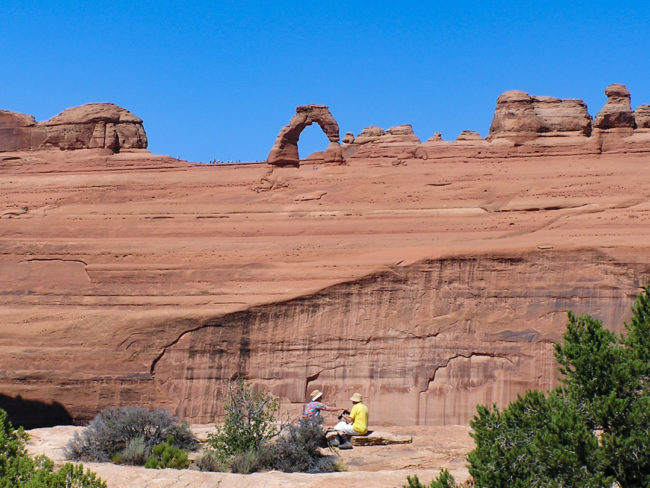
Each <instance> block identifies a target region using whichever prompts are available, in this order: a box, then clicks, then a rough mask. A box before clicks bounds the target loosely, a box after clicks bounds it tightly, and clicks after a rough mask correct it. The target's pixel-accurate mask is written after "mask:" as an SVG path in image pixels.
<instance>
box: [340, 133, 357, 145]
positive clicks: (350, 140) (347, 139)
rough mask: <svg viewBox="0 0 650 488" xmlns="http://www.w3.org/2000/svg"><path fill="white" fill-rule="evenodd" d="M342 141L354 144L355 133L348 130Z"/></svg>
mask: <svg viewBox="0 0 650 488" xmlns="http://www.w3.org/2000/svg"><path fill="white" fill-rule="evenodd" d="M341 142H343V144H352V143H353V142H354V134H353V133H352V132H346V133H345V137H344V138H343V140H342V141H341Z"/></svg>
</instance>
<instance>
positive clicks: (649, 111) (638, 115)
mask: <svg viewBox="0 0 650 488" xmlns="http://www.w3.org/2000/svg"><path fill="white" fill-rule="evenodd" d="M634 120H635V121H636V127H637V128H638V129H650V105H639V106H638V107H637V109H636V110H635V111H634Z"/></svg>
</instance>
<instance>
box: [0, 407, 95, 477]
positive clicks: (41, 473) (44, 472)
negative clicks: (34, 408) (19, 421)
mask: <svg viewBox="0 0 650 488" xmlns="http://www.w3.org/2000/svg"><path fill="white" fill-rule="evenodd" d="M26 440H27V435H26V434H25V433H24V431H23V429H22V428H19V429H18V430H16V429H14V427H13V425H12V424H11V422H9V420H8V419H7V413H6V412H5V411H4V410H2V409H0V488H106V483H104V482H103V481H102V480H101V479H99V478H97V476H96V475H95V473H93V472H91V471H89V470H84V467H83V465H81V464H79V465H74V464H71V463H66V464H65V465H63V466H62V467H61V468H60V469H59V470H58V471H57V470H55V469H54V463H53V462H52V460H50V459H49V458H47V457H46V456H36V457H34V458H32V457H30V456H29V455H28V454H27V449H26V448H25V441H26Z"/></svg>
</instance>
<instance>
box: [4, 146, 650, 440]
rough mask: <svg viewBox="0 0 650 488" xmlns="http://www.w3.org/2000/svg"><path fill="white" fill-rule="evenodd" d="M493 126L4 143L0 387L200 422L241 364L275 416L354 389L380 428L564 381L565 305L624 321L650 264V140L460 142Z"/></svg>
mask: <svg viewBox="0 0 650 488" xmlns="http://www.w3.org/2000/svg"><path fill="white" fill-rule="evenodd" d="M479 142H481V141H479ZM639 144H641V143H639ZM421 146H423V145H421ZM421 146H420V147H421ZM487 146H489V144H488V143H486V142H481V145H476V146H470V145H467V146H460V145H458V144H457V143H451V142H449V143H448V142H438V143H436V144H432V147H435V148H437V150H439V151H442V150H448V151H450V152H449V153H447V156H446V157H444V158H439V159H436V160H435V161H433V164H432V161H431V160H423V159H418V158H417V157H409V158H405V159H404V160H402V161H401V163H402V164H393V163H394V161H393V160H391V159H387V160H381V159H376V158H367V159H362V158H357V159H355V160H354V164H350V165H348V166H340V165H322V166H320V167H318V171H313V168H312V166H311V165H303V166H299V167H298V168H292V167H288V168H285V167H269V165H267V164H265V163H262V164H242V165H192V164H187V163H181V162H178V161H173V160H170V159H169V158H167V159H165V158H163V157H159V156H154V155H151V154H148V153H143V152H128V151H125V152H122V153H117V154H111V155H108V156H106V155H104V154H102V155H97V154H95V153H94V152H91V151H35V152H31V153H4V154H2V155H0V176H1V177H0V248H1V249H2V251H3V252H2V253H0V293H1V294H2V303H3V306H2V307H0V406H2V401H3V399H8V400H7V401H13V403H14V404H18V403H19V402H18V400H17V399H18V397H20V398H21V399H22V401H21V402H20V404H21V405H23V406H25V407H27V406H30V405H32V406H33V405H36V406H38V405H40V406H41V407H42V409H48V408H49V409H50V410H49V411H58V412H59V413H61V409H63V411H64V412H67V413H68V414H69V416H70V417H71V419H72V421H74V422H83V421H85V420H87V419H89V418H92V416H93V415H95V413H97V411H98V410H100V409H102V408H104V407H106V406H111V405H144V406H152V407H166V408H169V409H172V410H173V411H174V412H176V413H177V414H180V415H182V416H183V417H185V418H187V419H189V420H193V421H197V422H206V421H210V420H211V419H212V418H213V417H214V418H219V417H220V416H221V415H222V413H223V402H224V392H225V388H226V384H227V382H228V381H229V380H230V379H231V378H232V377H234V376H237V375H243V376H244V377H245V378H246V379H247V380H248V381H249V382H251V383H252V384H253V385H255V386H257V387H263V388H266V389H267V390H269V391H271V392H272V393H273V394H274V395H277V396H278V398H279V399H280V401H281V404H282V411H283V415H284V414H285V413H286V414H288V415H291V416H296V415H297V414H298V412H299V411H300V409H301V407H302V404H303V401H304V400H305V397H306V394H307V393H308V392H309V391H311V390H312V389H314V388H319V389H321V390H323V391H325V392H326V394H327V397H328V399H329V401H330V402H331V403H334V404H336V405H338V406H342V407H344V406H348V405H349V400H348V399H349V397H350V395H351V394H352V393H353V392H354V391H357V390H358V391H360V392H361V393H362V394H364V396H365V397H367V404H368V405H369V407H370V410H371V423H372V425H373V428H374V427H378V426H380V425H382V424H384V425H385V424H414V423H419V424H457V423H466V422H467V421H468V420H469V419H470V418H471V417H472V415H473V414H474V412H475V406H476V404H477V403H483V404H488V405H490V404H492V403H493V402H496V403H497V404H499V405H500V406H503V405H505V404H507V402H508V401H510V400H512V399H513V398H515V397H516V395H517V393H522V392H524V391H525V390H526V389H529V388H539V389H546V388H549V387H552V386H554V385H555V384H556V373H557V372H556V364H555V362H554V360H553V346H552V344H553V342H555V341H557V340H558V339H559V338H560V337H561V334H562V332H563V330H564V326H565V323H566V312H567V310H574V311H575V312H576V313H577V314H585V313H591V314H593V315H594V316H596V317H598V318H600V319H602V320H603V322H604V323H605V324H606V325H607V326H608V327H611V328H613V329H617V330H620V327H621V324H622V322H623V321H624V320H627V319H628V318H629V307H630V305H631V303H632V300H633V298H634V296H635V295H636V293H638V291H639V290H640V287H641V286H643V285H645V284H647V283H648V282H649V281H650V263H649V261H648V256H649V255H650V248H649V244H648V242H649V240H648V229H649V228H650V206H649V203H648V197H647V189H648V187H650V166H648V164H647V161H648V157H649V155H650V144H646V146H645V150H644V151H642V150H641V146H640V145H639V146H637V149H636V152H635V151H621V152H601V153H594V154H583V155H581V156H580V157H579V158H576V157H575V156H574V155H572V154H571V155H565V156H559V155H557V154H555V153H553V152H552V151H550V150H547V149H546V148H544V147H540V148H539V151H540V153H539V154H536V155H535V156H534V157H531V156H530V155H528V156H526V155H522V154H518V153H517V152H516V148H514V147H513V146H499V147H500V148H501V150H502V151H503V153H500V154H499V155H498V156H491V155H490V154H489V153H487V152H486V153H484V154H482V156H483V157H481V158H477V157H466V155H465V154H468V153H469V151H476V152H478V151H485V149H484V148H485V147H487ZM445 148H448V149H445ZM453 148H455V151H456V152H455V153H454V152H453V151H452V149H453ZM459 148H461V149H462V150H459ZM508 151H509V152H508ZM544 151H546V152H544ZM504 155H505V156H504ZM35 410H38V409H37V408H36V407H35ZM377 430H381V429H379V428H378V429H377Z"/></svg>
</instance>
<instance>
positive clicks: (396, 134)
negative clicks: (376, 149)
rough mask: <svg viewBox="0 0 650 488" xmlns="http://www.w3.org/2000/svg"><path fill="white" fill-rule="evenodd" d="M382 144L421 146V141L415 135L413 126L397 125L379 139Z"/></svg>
mask: <svg viewBox="0 0 650 488" xmlns="http://www.w3.org/2000/svg"><path fill="white" fill-rule="evenodd" d="M377 142H378V143H380V144H394V143H399V144H404V143H407V144H420V139H419V138H418V137H417V136H416V135H415V134H414V133H413V127H412V126H411V124H403V125H396V126H395V127H391V128H389V129H387V130H386V133H385V134H384V135H383V136H381V137H380V138H379V139H377Z"/></svg>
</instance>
